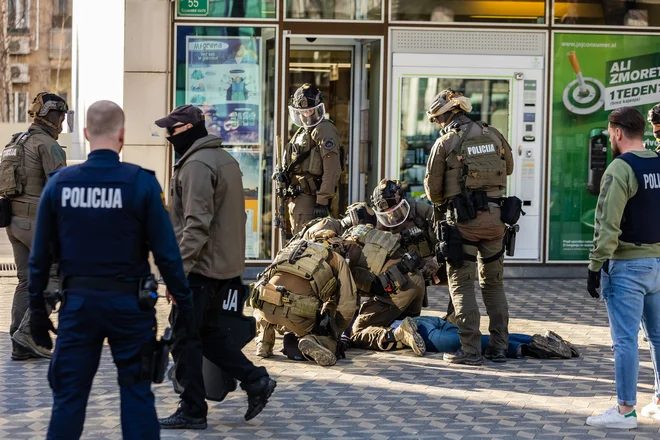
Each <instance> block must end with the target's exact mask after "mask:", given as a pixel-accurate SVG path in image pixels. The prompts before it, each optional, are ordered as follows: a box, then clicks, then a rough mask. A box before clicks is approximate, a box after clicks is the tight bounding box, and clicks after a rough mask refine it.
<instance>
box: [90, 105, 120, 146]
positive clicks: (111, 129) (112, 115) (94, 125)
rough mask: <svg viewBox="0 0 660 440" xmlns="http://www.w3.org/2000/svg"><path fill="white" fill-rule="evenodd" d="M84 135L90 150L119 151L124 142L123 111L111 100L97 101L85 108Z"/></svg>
mask: <svg viewBox="0 0 660 440" xmlns="http://www.w3.org/2000/svg"><path fill="white" fill-rule="evenodd" d="M85 137H86V138H87V140H89V142H90V148H91V149H92V150H96V149H101V148H109V149H112V150H115V151H117V152H119V150H121V147H122V145H123V143H124V111H123V110H122V109H121V107H119V106H118V105H117V104H115V103H114V102H112V101H97V102H95V103H94V104H92V105H91V106H89V108H88V109H87V125H86V126H85Z"/></svg>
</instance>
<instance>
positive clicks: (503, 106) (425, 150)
mask: <svg viewBox="0 0 660 440" xmlns="http://www.w3.org/2000/svg"><path fill="white" fill-rule="evenodd" d="M448 88H452V89H454V90H456V91H459V92H461V93H463V94H464V95H465V96H467V97H468V98H470V102H471V103H472V111H471V112H470V113H468V114H467V116H468V117H469V118H470V119H472V120H473V121H484V122H486V123H487V124H489V125H493V126H494V127H497V129H498V130H499V131H500V132H501V133H502V135H503V136H504V137H505V138H508V137H509V123H510V121H509V107H510V95H511V94H510V88H511V83H510V81H509V80H507V79H489V78H472V79H457V78H439V77H421V76H410V77H404V78H401V83H400V97H401V98H400V99H401V101H400V107H399V124H400V129H401V132H400V133H401V134H400V138H399V170H400V173H399V179H400V180H401V181H402V182H403V183H404V187H406V188H407V190H408V192H409V194H410V195H411V196H413V197H415V198H419V197H421V196H422V195H423V194H424V176H425V174H426V162H427V161H428V158H429V154H430V152H431V147H432V146H433V144H434V143H435V140H436V139H437V138H438V133H439V130H440V129H439V126H438V125H437V124H432V123H431V122H429V121H428V118H427V116H426V111H427V110H428V107H429V104H430V103H431V102H432V101H433V97H435V96H436V95H437V94H438V93H440V92H441V91H442V90H445V89H448Z"/></svg>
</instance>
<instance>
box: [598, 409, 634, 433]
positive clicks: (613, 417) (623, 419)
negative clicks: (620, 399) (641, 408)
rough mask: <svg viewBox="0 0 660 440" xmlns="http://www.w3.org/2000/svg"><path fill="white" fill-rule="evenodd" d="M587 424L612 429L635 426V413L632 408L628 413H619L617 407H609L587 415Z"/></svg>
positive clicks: (632, 427)
mask: <svg viewBox="0 0 660 440" xmlns="http://www.w3.org/2000/svg"><path fill="white" fill-rule="evenodd" d="M587 425H590V426H598V427H602V428H614V429H635V428H637V413H636V412H635V410H634V409H633V410H632V411H630V412H629V413H628V414H619V410H618V407H617V406H615V407H614V408H610V409H608V410H607V411H605V412H604V413H602V414H599V415H597V416H591V417H587Z"/></svg>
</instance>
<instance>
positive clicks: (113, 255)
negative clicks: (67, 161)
mask: <svg viewBox="0 0 660 440" xmlns="http://www.w3.org/2000/svg"><path fill="white" fill-rule="evenodd" d="M85 137H86V138H87V139H88V140H89V142H90V149H91V153H90V154H89V158H88V160H87V161H86V162H85V163H83V164H80V165H76V166H71V167H67V168H63V169H62V170H60V171H56V172H54V173H52V174H51V177H50V179H49V180H48V183H47V185H46V187H45V189H44V192H43V195H42V198H41V202H40V204H39V210H38V214H37V227H36V234H35V237H34V243H33V247H32V253H31V255H30V275H29V284H28V288H29V292H30V310H31V312H32V314H31V322H30V324H31V332H32V337H33V338H34V341H35V342H36V343H37V344H39V345H41V346H44V347H47V348H49V349H50V348H52V342H51V339H50V336H49V334H48V332H49V330H51V331H52V330H53V324H52V322H51V321H50V320H49V319H48V316H47V314H46V309H45V299H44V290H45V289H46V285H47V283H48V275H49V269H50V265H51V262H52V261H53V260H57V261H59V263H60V266H59V267H60V277H61V280H62V287H63V292H64V295H65V297H64V300H63V303H62V306H61V307H60V311H59V331H58V338H57V343H56V347H55V351H54V353H53V358H52V361H51V364H50V369H49V371H48V380H49V382H50V386H51V388H52V389H53V411H52V415H51V421H50V426H49V427H48V436H47V438H48V439H67V440H70V439H78V438H80V435H81V434H82V430H83V423H84V421H85V407H86V405H87V399H88V397H89V392H90V389H91V387H92V381H93V379H94V374H95V373H96V370H97V368H98V365H99V359H100V357H101V351H102V348H103V340H104V339H105V338H108V343H109V344H110V349H111V350H112V356H113V358H114V361H115V364H116V365H117V370H118V382H119V386H120V390H121V392H120V395H121V424H122V434H123V438H124V439H158V438H159V436H160V434H159V432H160V427H159V425H158V419H157V418H156V409H155V405H154V395H153V393H152V392H151V381H152V379H153V378H154V371H153V370H154V369H153V364H154V352H155V351H157V350H158V344H157V343H156V335H155V331H156V315H155V310H154V307H153V306H154V304H155V298H153V297H152V302H151V303H148V304H144V302H143V301H139V298H140V297H142V295H140V291H141V290H143V287H144V286H145V284H146V283H147V282H148V281H147V280H149V279H150V275H149V262H148V260H147V256H148V254H149V251H150V250H151V251H152V252H153V254H154V258H155V261H156V264H157V266H158V268H159V270H160V272H161V274H162V276H163V278H164V279H165V282H166V284H167V287H168V289H169V291H170V292H171V294H172V295H173V296H174V297H175V298H176V301H177V303H178V304H179V307H180V308H181V310H182V313H180V314H179V318H178V319H181V324H185V322H186V321H188V319H187V317H188V316H190V311H191V310H192V296H191V294H190V290H189V289H188V282H187V280H186V277H185V274H184V272H183V263H182V262H181V256H180V253H179V247H178V245H177V242H176V239H175V237H174V231H173V229H172V224H171V223H170V219H169V216H168V214H167V211H166V209H165V206H164V203H163V199H162V197H163V193H162V190H161V187H160V185H159V184H158V181H157V180H156V176H155V175H154V173H153V172H151V171H147V170H144V169H142V168H140V167H139V166H136V165H132V164H128V163H122V162H120V161H119V152H120V151H121V149H122V146H123V143H124V112H123V111H122V110H121V108H120V107H119V106H118V105H117V104H115V103H113V102H110V101H99V102H96V103H94V104H92V105H91V106H90V107H89V110H88V112H87V126H86V128H85ZM152 287H155V286H152ZM143 291H144V290H143ZM161 380H162V379H161Z"/></svg>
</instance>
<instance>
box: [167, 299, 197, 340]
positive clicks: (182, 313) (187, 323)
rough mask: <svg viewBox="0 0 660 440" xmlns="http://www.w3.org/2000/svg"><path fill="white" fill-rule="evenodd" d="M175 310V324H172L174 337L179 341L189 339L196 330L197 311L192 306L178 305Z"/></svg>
mask: <svg viewBox="0 0 660 440" xmlns="http://www.w3.org/2000/svg"><path fill="white" fill-rule="evenodd" d="M191 303H192V301H191ZM174 310H175V312H174V322H173V323H172V332H173V333H174V336H175V337H176V338H177V339H184V338H187V337H189V336H190V335H191V334H192V332H194V329H195V313H194V310H195V309H194V308H193V306H192V304H179V303H177V305H176V306H174Z"/></svg>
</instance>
